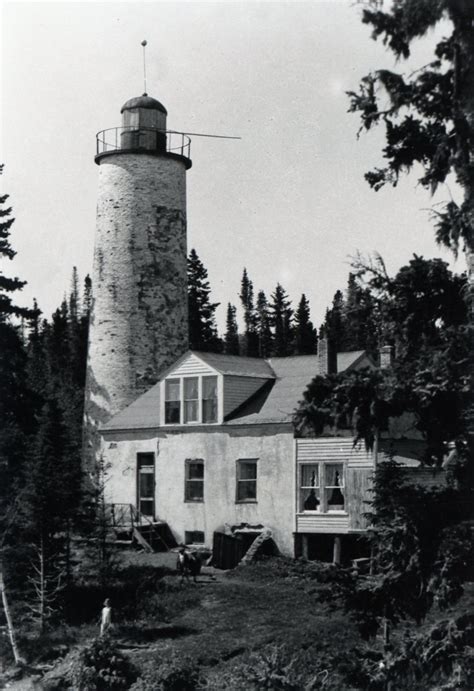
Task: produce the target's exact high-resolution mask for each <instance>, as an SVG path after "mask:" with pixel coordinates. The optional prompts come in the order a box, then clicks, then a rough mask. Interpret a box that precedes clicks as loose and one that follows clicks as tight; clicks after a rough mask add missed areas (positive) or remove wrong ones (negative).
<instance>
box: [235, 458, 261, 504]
mask: <svg viewBox="0 0 474 691" xmlns="http://www.w3.org/2000/svg"><path fill="white" fill-rule="evenodd" d="M236 501H238V502H256V501H257V461H256V459H255V460H254V459H245V460H243V459H239V460H238V461H237V487H236Z"/></svg>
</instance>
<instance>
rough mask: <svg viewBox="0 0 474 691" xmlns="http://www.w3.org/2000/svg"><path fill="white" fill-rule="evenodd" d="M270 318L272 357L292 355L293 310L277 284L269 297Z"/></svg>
mask: <svg viewBox="0 0 474 691" xmlns="http://www.w3.org/2000/svg"><path fill="white" fill-rule="evenodd" d="M269 308H270V318H271V324H272V326H273V339H274V340H273V355H275V356H277V357H284V356H285V355H291V354H292V343H293V310H292V309H291V303H290V300H289V299H288V295H287V294H286V292H285V289H284V288H283V287H282V286H281V285H280V283H277V285H276V288H275V290H274V292H273V293H272V296H271V303H270V306H269Z"/></svg>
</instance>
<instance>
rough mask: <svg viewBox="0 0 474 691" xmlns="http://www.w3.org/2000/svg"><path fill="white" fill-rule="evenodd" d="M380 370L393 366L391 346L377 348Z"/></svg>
mask: <svg viewBox="0 0 474 691" xmlns="http://www.w3.org/2000/svg"><path fill="white" fill-rule="evenodd" d="M379 359H380V369H388V368H389V367H391V366H392V364H393V346H391V345H384V346H382V347H381V348H379Z"/></svg>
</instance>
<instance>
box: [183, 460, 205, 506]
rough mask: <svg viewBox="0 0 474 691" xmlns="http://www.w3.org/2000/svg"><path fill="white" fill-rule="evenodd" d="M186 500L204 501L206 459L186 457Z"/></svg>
mask: <svg viewBox="0 0 474 691" xmlns="http://www.w3.org/2000/svg"><path fill="white" fill-rule="evenodd" d="M184 478H185V479H184V501H204V461H201V460H200V459H190V458H187V459H186V464H185V476H184Z"/></svg>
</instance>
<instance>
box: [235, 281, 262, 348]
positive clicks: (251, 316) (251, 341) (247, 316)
mask: <svg viewBox="0 0 474 691" xmlns="http://www.w3.org/2000/svg"><path fill="white" fill-rule="evenodd" d="M239 297H240V301H241V303H242V307H243V308H244V325H245V330H244V339H243V341H244V353H243V354H244V355H247V356H248V357H258V337H257V333H256V314H255V305H254V292H253V283H252V281H251V280H250V279H249V277H248V274H247V269H245V268H244V271H243V274H242V282H241V287H240V295H239Z"/></svg>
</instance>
